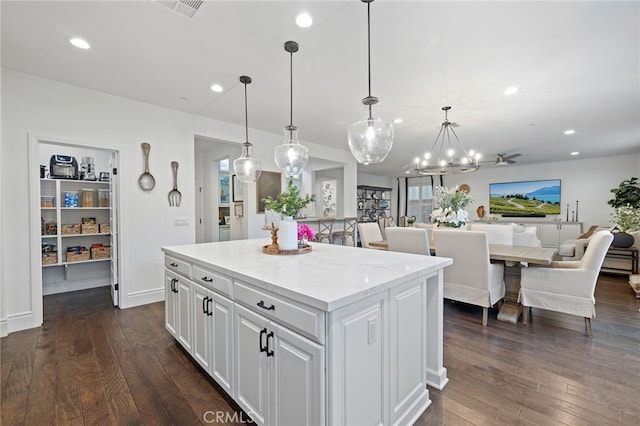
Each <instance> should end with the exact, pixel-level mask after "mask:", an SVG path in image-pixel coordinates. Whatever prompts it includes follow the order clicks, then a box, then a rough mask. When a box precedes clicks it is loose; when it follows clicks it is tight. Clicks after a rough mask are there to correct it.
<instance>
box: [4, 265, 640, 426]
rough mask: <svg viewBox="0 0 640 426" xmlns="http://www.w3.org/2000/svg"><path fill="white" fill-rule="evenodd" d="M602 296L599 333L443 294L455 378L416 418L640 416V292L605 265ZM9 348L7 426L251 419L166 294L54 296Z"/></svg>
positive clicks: (538, 420)
mask: <svg viewBox="0 0 640 426" xmlns="http://www.w3.org/2000/svg"><path fill="white" fill-rule="evenodd" d="M596 300H597V305H596V307H597V315H598V316H597V318H596V319H595V320H594V321H593V337H592V338H589V337H587V336H585V335H584V323H583V321H582V320H581V319H580V318H575V317H570V316H565V315H558V314H551V313H549V312H544V311H539V310H534V311H533V312H532V317H531V318H532V321H531V323H530V324H528V325H524V324H522V323H518V324H517V325H514V324H509V323H504V322H499V321H497V320H496V312H491V314H490V317H489V325H488V326H487V327H486V328H483V327H482V325H481V318H482V313H481V310H480V309H479V308H476V307H472V306H468V305H464V304H459V303H450V302H446V303H445V322H444V324H445V334H444V362H445V367H446V368H447V370H448V375H449V379H450V380H449V384H448V385H447V387H446V388H445V389H444V390H443V391H438V390H436V389H430V397H431V399H432V401H433V403H432V405H431V406H430V407H429V409H428V410H427V412H426V413H425V414H423V416H422V417H421V418H420V419H418V421H417V422H416V424H417V425H565V424H566V425H592V424H593V425H640V312H639V308H640V299H636V298H635V295H634V294H633V292H632V291H631V289H630V288H629V286H628V285H627V284H626V278H625V277H623V276H615V275H606V274H604V275H602V276H601V277H600V279H599V281H598V286H597V288H596ZM0 347H1V354H0V361H1V370H0V375H1V376H0V379H1V396H2V404H1V413H0V414H1V418H0V423H1V424H2V425H42V424H53V425H76V424H77V425H142V424H146V425H191V424H205V423H207V422H205V418H203V416H205V415H206V416H207V417H206V420H209V424H211V423H214V424H243V423H244V422H243V421H246V419H247V416H246V415H243V417H240V416H241V413H240V410H239V409H238V408H237V406H236V405H235V404H234V403H233V401H230V400H229V399H228V398H227V397H226V395H225V394H224V392H222V391H221V390H220V389H219V388H218V387H217V385H216V384H215V383H213V381H212V380H210V379H208V378H207V377H206V376H205V375H204V374H203V373H202V371H201V370H200V369H199V367H197V366H196V364H195V362H194V361H193V360H192V359H191V358H190V357H189V356H188V355H187V354H186V353H185V352H184V351H183V350H182V349H181V348H180V347H179V345H178V344H176V342H175V341H174V340H173V338H171V337H170V336H169V334H168V332H166V331H165V329H164V305H163V303H155V304H151V305H146V306H140V307H136V308H130V309H124V310H120V309H114V308H113V307H112V306H111V302H110V296H109V290H108V288H99V289H92V290H86V291H80V292H73V293H65V294H59V295H52V296H46V297H45V299H44V324H43V326H42V327H39V328H36V329H32V330H25V331H21V332H16V333H12V334H10V335H9V336H7V337H5V338H3V339H1V340H0ZM218 413H219V414H218ZM216 416H219V417H217V418H216ZM216 419H217V420H220V421H215V422H212V421H211V420H216Z"/></svg>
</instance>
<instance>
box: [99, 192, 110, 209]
mask: <svg viewBox="0 0 640 426" xmlns="http://www.w3.org/2000/svg"><path fill="white" fill-rule="evenodd" d="M98 207H109V190H108V189H98Z"/></svg>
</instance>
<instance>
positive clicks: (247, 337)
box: [162, 239, 451, 426]
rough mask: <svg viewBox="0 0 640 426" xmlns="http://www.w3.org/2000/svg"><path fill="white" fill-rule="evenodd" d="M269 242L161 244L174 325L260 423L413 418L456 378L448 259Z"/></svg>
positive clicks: (185, 344) (371, 422)
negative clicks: (447, 316)
mask: <svg viewBox="0 0 640 426" xmlns="http://www.w3.org/2000/svg"><path fill="white" fill-rule="evenodd" d="M268 243H269V240H267V239H256V240H240V241H226V242H219V243H208V244H193V245H185V246H174V247H164V248H163V249H162V250H163V252H164V253H165V288H166V301H165V311H166V328H167V330H168V331H169V332H170V333H171V334H172V335H173V336H174V337H175V338H176V340H177V341H178V342H179V343H180V344H181V345H182V346H183V347H184V349H185V350H187V351H188V352H189V353H190V354H191V356H192V357H193V358H194V359H195V360H196V361H197V362H198V363H199V364H200V365H201V366H202V368H204V369H205V371H207V373H208V374H210V375H211V376H212V377H213V378H214V380H216V382H217V383H218V384H219V385H220V386H221V387H222V388H223V389H224V390H225V391H226V392H227V393H228V394H229V395H230V396H231V397H232V398H233V399H234V400H235V401H236V402H237V403H238V405H239V406H240V407H241V408H242V409H243V410H244V411H245V412H246V414H248V415H249V416H251V418H252V419H253V420H254V421H255V423H257V424H259V425H279V426H280V425H283V426H284V425H295V426H299V425H305V424H306V425H332V426H333V425H374V424H375V425H383V424H384V425H392V424H412V423H413V422H414V421H415V420H416V419H417V418H418V417H419V416H420V415H421V414H422V413H423V412H424V410H426V409H427V407H428V406H429V404H430V403H431V401H430V400H429V391H428V389H427V385H430V386H433V387H435V388H438V389H442V388H443V387H444V386H445V385H446V383H447V380H448V379H447V375H446V369H445V368H444V367H443V364H442V321H443V319H442V314H443V313H442V294H443V293H442V269H443V268H444V267H445V266H447V265H449V264H451V259H447V258H439V257H433V256H422V255H413V254H404V253H397V252H387V251H381V250H368V249H362V248H355V247H347V246H338V245H330V244H317V243H316V244H312V246H313V251H312V252H311V253H308V254H302V255H294V256H274V255H266V254H263V253H262V250H261V248H262V246H263V245H266V244H268Z"/></svg>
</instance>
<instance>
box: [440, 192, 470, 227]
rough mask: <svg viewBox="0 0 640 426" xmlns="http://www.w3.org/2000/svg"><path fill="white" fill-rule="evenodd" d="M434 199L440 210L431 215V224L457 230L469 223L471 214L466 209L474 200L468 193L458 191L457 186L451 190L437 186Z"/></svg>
mask: <svg viewBox="0 0 640 426" xmlns="http://www.w3.org/2000/svg"><path fill="white" fill-rule="evenodd" d="M434 198H435V200H436V202H437V203H438V208H437V209H435V210H433V212H432V213H431V222H435V223H441V224H444V225H447V226H453V227H456V228H457V227H460V226H462V225H464V224H465V223H467V222H468V221H469V213H468V212H467V211H466V210H464V207H466V206H467V205H468V204H469V203H470V202H471V201H473V200H472V199H471V197H469V195H468V194H467V193H465V192H462V191H458V187H457V186H456V187H453V188H450V189H449V188H446V187H442V186H436V187H435V190H434Z"/></svg>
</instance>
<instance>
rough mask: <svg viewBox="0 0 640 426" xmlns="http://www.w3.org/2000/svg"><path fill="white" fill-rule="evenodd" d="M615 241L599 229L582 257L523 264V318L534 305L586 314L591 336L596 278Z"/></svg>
mask: <svg viewBox="0 0 640 426" xmlns="http://www.w3.org/2000/svg"><path fill="white" fill-rule="evenodd" d="M611 241H613V235H612V234H611V233H610V232H608V231H598V232H596V233H595V234H594V235H592V236H591V238H590V242H589V245H588V246H587V249H586V251H585V253H584V256H582V259H581V260H576V261H557V262H551V265H549V267H528V268H523V269H522V277H521V280H520V294H519V296H518V301H519V302H521V303H522V306H523V309H524V315H523V322H524V323H525V324H526V323H527V322H528V321H529V308H532V307H533V308H540V309H546V310H551V311H556V312H564V313H566V314H571V315H578V316H582V317H584V322H585V328H586V333H587V335H588V336H591V318H595V315H596V300H595V297H594V293H595V289H596V281H597V279H598V273H599V272H600V268H601V267H602V262H603V261H604V257H605V255H606V254H607V250H608V249H609V246H610V245H611ZM445 271H446V270H445Z"/></svg>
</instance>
